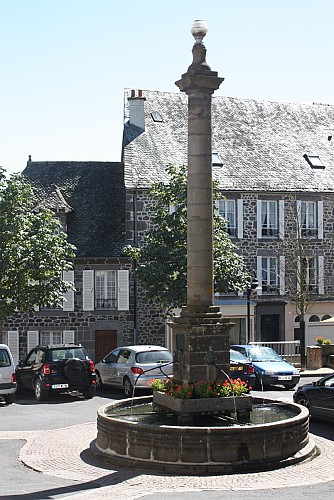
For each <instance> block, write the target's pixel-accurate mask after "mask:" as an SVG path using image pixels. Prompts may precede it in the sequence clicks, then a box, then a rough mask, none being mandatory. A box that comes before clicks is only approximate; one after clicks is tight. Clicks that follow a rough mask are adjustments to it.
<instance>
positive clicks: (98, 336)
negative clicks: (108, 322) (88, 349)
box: [95, 330, 117, 363]
mask: <svg viewBox="0 0 334 500" xmlns="http://www.w3.org/2000/svg"><path fill="white" fill-rule="evenodd" d="M116 347H117V330H96V331H95V363H98V362H99V361H101V359H102V358H104V356H105V355H106V354H108V353H109V352H110V351H113V350H114V349H116Z"/></svg>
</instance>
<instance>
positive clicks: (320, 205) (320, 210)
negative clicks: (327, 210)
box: [318, 201, 324, 240]
mask: <svg viewBox="0 0 334 500" xmlns="http://www.w3.org/2000/svg"><path fill="white" fill-rule="evenodd" d="M323 237H324V202H323V201H318V239H319V240H322V239H323Z"/></svg>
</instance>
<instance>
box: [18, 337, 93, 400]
mask: <svg viewBox="0 0 334 500" xmlns="http://www.w3.org/2000/svg"><path fill="white" fill-rule="evenodd" d="M16 380H17V384H18V388H19V389H20V390H24V389H30V390H33V391H34V394H35V398H36V399H37V400H38V401H43V400H45V399H47V398H48V397H49V396H50V394H53V393H59V392H64V391H79V392H81V393H82V394H83V396H84V398H85V399H90V398H92V397H93V396H94V395H95V390H96V375H95V367H94V363H93V361H92V360H91V359H89V356H88V354H87V352H86V350H85V349H84V348H83V347H82V345H80V344H63V345H50V346H47V345H39V346H36V347H34V348H33V349H31V351H30V352H29V353H28V355H27V356H26V358H25V359H23V360H21V361H20V362H19V364H18V365H17V367H16Z"/></svg>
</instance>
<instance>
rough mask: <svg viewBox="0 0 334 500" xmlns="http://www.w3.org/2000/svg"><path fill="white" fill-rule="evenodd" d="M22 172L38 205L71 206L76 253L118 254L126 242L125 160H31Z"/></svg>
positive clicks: (70, 231) (70, 232)
mask: <svg viewBox="0 0 334 500" xmlns="http://www.w3.org/2000/svg"><path fill="white" fill-rule="evenodd" d="M23 175H24V176H25V177H26V178H27V179H28V181H29V182H30V183H31V184H32V186H33V187H34V189H35V193H36V197H37V206H39V207H47V208H50V209H53V210H58V211H59V210H60V211H64V212H68V214H67V221H68V224H67V228H68V231H67V232H68V237H69V241H70V242H71V243H73V244H74V245H75V246H76V247H77V252H76V254H77V257H87V258H88V257H95V258H96V257H114V256H119V255H121V250H122V247H123V245H124V231H125V228H124V224H125V187H124V175H123V166H122V164H121V163H110V162H77V161H69V162H67V161H55V162H50V161H47V162H35V161H28V163H27V166H26V168H25V169H24V170H23Z"/></svg>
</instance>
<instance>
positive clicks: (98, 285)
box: [95, 271, 116, 309]
mask: <svg viewBox="0 0 334 500" xmlns="http://www.w3.org/2000/svg"><path fill="white" fill-rule="evenodd" d="M95 308H96V309H115V308H116V271H95Z"/></svg>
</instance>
